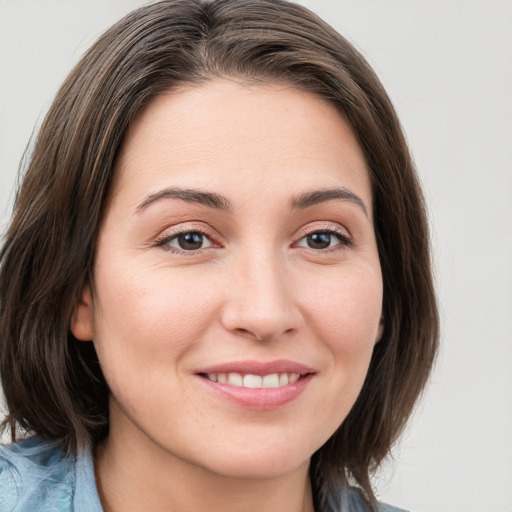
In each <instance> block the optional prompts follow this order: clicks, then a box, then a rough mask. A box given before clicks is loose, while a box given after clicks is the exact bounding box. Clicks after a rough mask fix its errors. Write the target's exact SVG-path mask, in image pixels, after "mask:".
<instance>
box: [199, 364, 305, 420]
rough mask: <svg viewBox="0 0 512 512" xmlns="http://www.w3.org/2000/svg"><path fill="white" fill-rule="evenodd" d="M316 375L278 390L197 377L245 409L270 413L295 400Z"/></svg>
mask: <svg viewBox="0 0 512 512" xmlns="http://www.w3.org/2000/svg"><path fill="white" fill-rule="evenodd" d="M313 376H314V374H312V373H310V374H308V375H304V376H302V377H301V378H300V379H299V380H298V381H297V382H294V383H293V384H288V385H287V386H281V387H278V388H244V387H243V386H233V385H232V384H225V383H219V382H213V381H211V380H209V379H207V378H206V377H202V376H199V375H198V376H197V377H198V378H199V379H201V381H202V382H203V383H204V384H205V385H206V386H207V387H208V389H210V390H211V391H213V392H214V393H215V394H217V395H218V396H220V397H221V398H223V399H226V400H228V401H230V402H232V403H235V404H237V405H239V406H241V407H244V408H245V409H252V410H257V411H269V410H272V409H277V408H279V407H282V406H283V405H286V404H287V403H289V402H292V401H293V400H295V399H296V398H297V397H298V396H299V395H301V394H302V392H303V391H304V390H305V389H306V387H307V385H308V384H309V383H310V382H311V379H312V378H313Z"/></svg>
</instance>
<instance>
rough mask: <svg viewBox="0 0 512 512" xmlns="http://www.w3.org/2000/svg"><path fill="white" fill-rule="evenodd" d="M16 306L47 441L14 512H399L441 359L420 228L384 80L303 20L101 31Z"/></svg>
mask: <svg viewBox="0 0 512 512" xmlns="http://www.w3.org/2000/svg"><path fill="white" fill-rule="evenodd" d="M0 290H1V291H0V293H1V295H0V307H1V312H0V339H1V350H2V352H1V363H2V383H3V387H4V391H5V395H6V401H7V406H8V410H9V414H8V417H7V418H6V420H5V422H4V426H5V427H9V428H10V430H11V433H12V435H13V441H15V440H16V434H17V432H19V431H20V430H21V431H26V432H28V433H30V434H34V436H33V437H29V438H28V439H25V440H21V441H18V442H17V443H14V444H12V445H10V446H6V447H3V448H2V449H1V451H0V468H1V469H0V483H1V489H2V491H1V497H0V504H1V506H0V510H59V511H60V510H77V511H78V510H80V511H88V512H90V511H100V510H104V511H105V512H109V511H118V510H119V511H120V510H122V511H129V510H179V511H184V512H186V511H189V510H199V509H202V508H206V507H207V508H208V509H209V510H223V511H224V510H237V511H252V510H276V511H277V510H279V511H282V512H287V511H290V512H292V511H299V510H300V511H312V510H316V511H317V512H318V511H321V510H322V511H323V510H329V511H339V510H341V511H343V512H345V511H351V510H382V511H387V510H392V509H391V508H390V507H387V506H384V505H379V504H378V503H377V501H376V499H375V496H374V493H373V491H372V487H371V482H370V474H371V473H372V472H373V471H375V469H376V468H377V467H378V466H379V464H380V463H381V461H382V460H383V459H384V457H385V456H386V455H387V454H388V452H389V450H390V447H391V445H392V444H393V443H394V441H395V440H396V439H397V436H398V435H399V434H400V432H401V430H402V428H403V426H404V424H405V421H406V419H407V418H408V416H409V415H410V412H411V410H412V408H413V405H414V403H415V401H416V400H417V398H418V395H419V394H420V393H421V390H422V389H423V387H424V385H425V382H426V380H427V377H428V374H429V372H430V369H431V366H432V362H433V359H434V356H435V351H436V346H437V311H436V304H435V297H434V292H433V285H432V277H431V270H430V260H429V247H428V231H427V223H426V216H425V210H424V205H423V200H422V196H421V191H420V188H419V185H418V181H417V178H416V174H415V171H414V167H413V164H412V161H411V157H410V155H409V152H408V149H407V146H406V144H405V141H404V137H403V134H402V132H401V129H400V126H399V122H398V120H397V118H396V114H395V112H394V110H393V108H392V106H391V104H390V101H389V99H388V97H387V95H386V93H385V91H384V90H383V88H382V86H381V84H380V82H379V81H378V79H377V78H376V76H375V75H374V73H373V71H372V70H371V68H370V67H369V66H368V64H367V63H366V62H365V60H364V59H363V58H362V57H361V55H359V54H358V53H357V52H356V51H355V50H354V49H353V48H352V47H351V46H350V45H349V44H348V43H347V42H346V41H345V40H344V39H343V38H342V37H341V36H340V35H339V34H337V33H336V32H335V31H334V30H333V29H332V28H331V27H329V26H328V25H326V24H325V23H324V22H322V21H321V20H319V19H318V18H317V17H316V16H314V15H313V14H311V13H310V12H309V11H307V10H306V9H304V8H302V7H300V6H297V5H294V4H289V3H287V2H284V1H273V0H272V1H270V0H258V1H254V0H251V1H237V0H221V1H214V2H206V1H201V0H197V1H195V0H194V1H190V0H184V1H179V0H171V1H163V2H159V3H157V4H154V5H150V6H147V7H143V8H141V9H139V10H137V11H134V12H133V13H131V14H129V15H128V16H126V17H125V18H124V19H122V20H121V21H120V22H118V23H117V24H116V25H114V26H113V27H112V28H111V29H110V30H108V31H107V32H106V33H105V34H104V35H103V36H102V37H101V38H100V39H99V40H98V42H97V43H96V44H95V45H94V46H93V47H92V48H91V49H90V50H89V52H87V54H86V55H85V56H84V58H83V59H82V60H81V61H80V63H79V64H78V65H77V67H76V68H75V69H74V70H73V71H72V73H71V74H70V76H69V77H68V79H67V80H66V82H65V83H64V85H63V86H62V88H61V90H60V91H59V93H58V94H57V97H56V99H55V101H54V103H53V105H52V107H51V108H50V111H49V112H48V115H47V117H46V119H45V121H44V123H43V126H42V128H41V131H40V134H39V136H38V139H37V141H36V145H35V148H34V152H33V154H32V157H31V161H30V164H29V166H28V168H27V171H26V174H25V177H24V180H23V183H22V186H21V188H20V191H19V193H18V196H17V200H16V205H15V209H14V215H13V219H12V222H11V226H10V228H9V230H8V233H7V236H6V238H5V243H4V246H3V248H2V252H1V269H0ZM349 484H350V485H349ZM198 489H200V492H197V490H198ZM2 507H3V508H2ZM393 510H394V509H393Z"/></svg>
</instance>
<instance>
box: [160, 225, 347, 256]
mask: <svg viewBox="0 0 512 512" xmlns="http://www.w3.org/2000/svg"><path fill="white" fill-rule="evenodd" d="M190 233H197V234H199V235H201V236H202V237H204V238H206V239H207V240H208V241H209V242H210V243H211V244H212V246H214V245H215V242H214V241H213V237H212V236H211V235H209V234H208V233H206V232H205V231H204V230H203V229H195V228H193V227H192V228H190V229H184V230H181V231H177V232H175V233H172V234H164V235H162V236H161V237H159V238H157V240H155V243H154V245H155V247H159V248H161V249H162V250H164V251H169V252H172V253H175V254H182V255H194V254H197V253H198V252H200V251H204V250H205V249H209V248H210V247H201V248H199V249H193V250H186V249H177V248H175V247H172V246H170V245H168V244H169V243H170V242H172V241H173V240H176V239H177V238H178V237H180V236H182V235H186V234H190ZM319 233H325V234H327V235H329V236H334V237H335V238H336V239H337V240H338V242H339V243H338V244H336V245H335V246H334V247H327V248H325V249H315V248H313V247H304V246H299V245H298V243H299V242H301V241H302V240H304V239H305V238H307V237H308V236H311V235H314V234H319ZM353 244H354V242H353V240H352V239H351V238H350V237H349V236H347V234H346V233H344V232H343V231H341V230H340V229H337V228H335V227H333V226H328V227H327V226H326V227H322V228H316V229H313V230H311V231H304V232H303V233H301V236H300V237H299V238H298V239H297V241H296V242H294V243H293V244H292V246H294V247H303V249H306V250H309V251H313V252H315V253H326V252H331V251H336V250H342V249H346V248H350V247H352V246H353Z"/></svg>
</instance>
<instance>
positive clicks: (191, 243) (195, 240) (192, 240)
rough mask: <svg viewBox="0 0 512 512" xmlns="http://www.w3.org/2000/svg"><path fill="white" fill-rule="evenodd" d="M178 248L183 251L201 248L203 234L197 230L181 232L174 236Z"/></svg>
mask: <svg viewBox="0 0 512 512" xmlns="http://www.w3.org/2000/svg"><path fill="white" fill-rule="evenodd" d="M176 240H177V242H178V245H179V247H180V249H183V250H184V251H195V250H197V249H201V248H202V246H203V242H204V235H203V234H202V233H198V232H197V231H191V232H189V233H182V234H181V235H178V236H177V237H176Z"/></svg>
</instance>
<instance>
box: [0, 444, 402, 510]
mask: <svg viewBox="0 0 512 512" xmlns="http://www.w3.org/2000/svg"><path fill="white" fill-rule="evenodd" d="M329 504H330V507H331V511H329V512H366V511H367V506H366V504H365V502H364V500H363V499H362V497H361V494H360V493H359V491H357V490H356V489H349V490H346V491H345V492H340V493H339V494H337V495H335V496H332V497H330V499H329ZM0 512H103V509H102V508H101V503H100V500H99V497H98V491H97V489H96V481H95V478H94V462H93V457H92V453H91V451H90V450H86V451H84V452H82V453H79V454H78V455H77V457H73V458H71V457H65V456H64V454H63V452H62V450H61V449H60V447H59V446H58V445H56V444H52V443H49V442H47V441H44V440H42V439H41V438H39V437H31V438H29V439H25V440H23V441H20V442H18V443H14V444H11V445H6V446H1V445H0ZM379 512H405V511H404V510H401V509H398V508H395V507H391V506H389V505H382V504H381V505H379Z"/></svg>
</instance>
